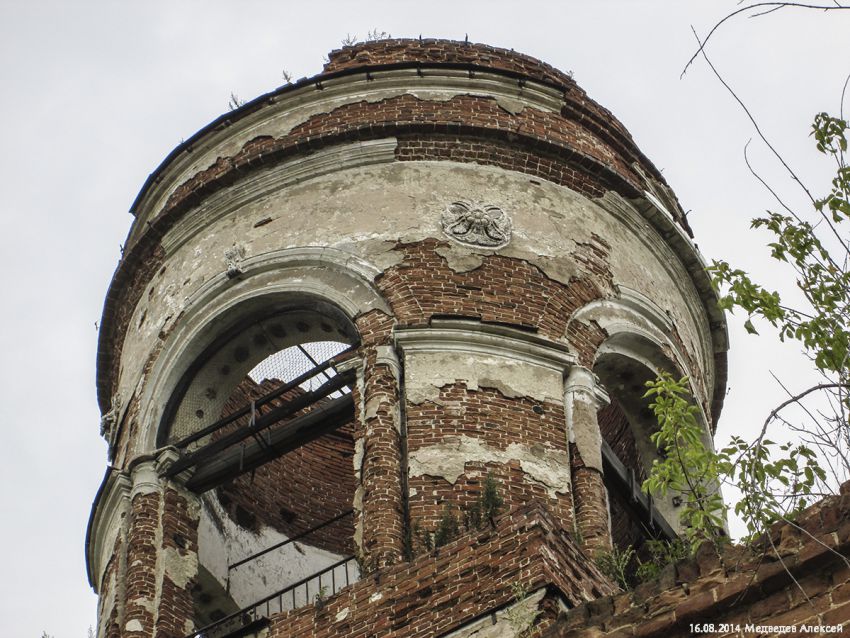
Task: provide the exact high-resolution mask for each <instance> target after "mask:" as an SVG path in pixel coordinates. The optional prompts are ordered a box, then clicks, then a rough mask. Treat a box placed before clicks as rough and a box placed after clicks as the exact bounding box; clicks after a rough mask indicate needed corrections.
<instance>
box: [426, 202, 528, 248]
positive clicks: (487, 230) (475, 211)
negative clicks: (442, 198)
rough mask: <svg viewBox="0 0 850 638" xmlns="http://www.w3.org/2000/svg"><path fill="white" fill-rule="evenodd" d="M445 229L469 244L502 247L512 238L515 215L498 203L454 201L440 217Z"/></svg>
mask: <svg viewBox="0 0 850 638" xmlns="http://www.w3.org/2000/svg"><path fill="white" fill-rule="evenodd" d="M440 225H441V226H442V228H443V232H444V233H445V234H446V236H448V237H449V238H451V239H453V240H455V241H456V242H458V243H461V244H464V245H466V246H483V247H484V248H501V247H502V246H506V245H507V244H508V242H509V241H511V218H510V217H508V214H507V213H506V212H505V211H503V210H502V209H501V208H499V207H498V206H492V205H490V204H482V203H479V202H469V201H457V202H452V203H451V204H450V205H449V207H448V208H447V209H446V211H445V212H444V213H443V215H442V217H441V218H440Z"/></svg>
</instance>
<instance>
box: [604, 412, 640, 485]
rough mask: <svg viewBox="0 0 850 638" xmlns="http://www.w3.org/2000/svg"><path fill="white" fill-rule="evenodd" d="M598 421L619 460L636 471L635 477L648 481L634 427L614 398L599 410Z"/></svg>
mask: <svg viewBox="0 0 850 638" xmlns="http://www.w3.org/2000/svg"><path fill="white" fill-rule="evenodd" d="M596 420H597V421H598V423H599V431H600V433H601V434H602V438H603V439H605V441H606V442H607V443H608V445H610V446H611V449H612V450H613V451H614V454H616V455H617V458H618V459H620V460H621V461H622V462H623V465H625V466H626V467H628V468H631V469H632V470H634V472H635V477H636V478H637V479H638V480H639V481H641V482H643V481H644V480H645V479H646V469H645V468H644V466H643V462H642V461H641V459H640V454H639V453H638V449H637V445H636V443H635V435H634V432H633V431H632V426H631V425H630V424H629V420H628V419H627V418H626V415H625V414H624V413H623V409H622V408H621V407H620V404H619V403H617V400H616V399H613V398H612V399H611V403H609V404H608V405H606V406H605V407H603V408H602V409H601V410H599V412H597V414H596Z"/></svg>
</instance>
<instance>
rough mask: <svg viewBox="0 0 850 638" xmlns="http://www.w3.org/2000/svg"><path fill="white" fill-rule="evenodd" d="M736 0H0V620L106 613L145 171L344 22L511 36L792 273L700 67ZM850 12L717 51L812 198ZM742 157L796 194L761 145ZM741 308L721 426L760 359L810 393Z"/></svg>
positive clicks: (705, 247) (746, 410) (742, 35)
mask: <svg viewBox="0 0 850 638" xmlns="http://www.w3.org/2000/svg"><path fill="white" fill-rule="evenodd" d="M736 7H737V4H736V2H735V1H734V0H714V1H711V2H709V1H687V2H683V1H674V0H669V1H667V2H660V1H657V2H653V1H648V0H646V1H639V0H630V1H627V0H622V1H614V0H608V1H604V0H602V1H600V0H596V1H592V2H591V1H582V2H578V1H562V2H542V1H537V2H535V1H532V0H523V1H522V2H501V1H494V0H490V1H487V2H462V1H460V0H452V1H451V2H446V1H441V0H436V1H431V2H427V3H425V2H405V1H401V0H396V1H387V2H369V1H366V0H361V1H360V2H333V1H329V0H325V1H324V2H312V3H307V2H297V3H296V2H271V1H265V2H261V1H251V0H242V1H241V2H238V3H237V2H222V1H212V0H207V1H204V2H201V1H200V0H198V1H195V2H181V1H177V0H171V1H168V2H165V1H151V0H148V1H146V2H117V1H113V2H109V1H107V0H101V1H94V0H89V1H77V2H67V1H62V2H60V1H52V2H51V1H39V0H27V1H16V0H0V51H2V56H0V61H1V62H0V87H2V88H0V90H2V96H3V97H2V100H0V127H2V137H0V139H2V143H3V146H4V148H3V152H2V153H0V187H2V188H0V230H2V236H3V238H4V243H5V248H4V253H5V255H6V256H5V258H4V263H5V264H6V266H5V268H6V275H7V276H6V277H5V280H4V282H3V286H2V291H3V313H2V316H0V317H2V318H0V321H2V330H0V352H2V358H3V362H4V365H3V366H2V372H0V374H2V378H0V392H2V401H0V424H2V435H3V442H2V446H3V447H2V449H3V452H4V453H3V462H2V463H0V486H2V488H0V489H2V490H3V502H4V504H5V507H4V513H3V524H2V527H0V547H3V548H4V561H3V567H4V570H3V571H4V578H3V579H2V584H0V618H2V619H3V620H2V624H3V628H2V630H0V633H2V635H4V636H13V637H21V638H30V637H34V638H39V637H40V636H41V632H42V631H47V632H48V633H50V634H51V635H54V636H55V637H56V638H84V637H85V635H86V630H87V628H88V627H89V625H93V624H94V623H95V596H94V595H93V593H92V592H91V590H90V588H89V586H88V584H87V583H86V576H85V567H84V557H83V541H84V534H85V528H86V522H87V519H88V514H89V508H90V505H91V501H92V499H93V497H94V494H95V491H96V489H97V487H98V484H99V482H100V479H101V478H102V476H103V472H104V468H105V464H106V447H105V444H104V442H103V441H102V440H101V439H100V437H99V436H98V423H99V413H98V410H97V406H96V401H95V383H94V378H95V377H94V362H95V347H96V338H97V333H96V329H95V322H96V321H99V319H100V312H101V308H102V301H103V298H104V295H105V293H106V289H107V286H108V283H109V279H110V277H111V275H112V272H113V270H114V268H115V265H116V263H117V261H118V257H119V244H120V243H122V242H123V241H124V238H125V236H126V233H127V230H128V228H129V225H130V221H131V218H130V215H129V214H128V213H127V210H128V208H129V205H130V203H131V202H132V200H133V199H134V197H135V195H136V194H137V193H138V190H139V188H140V187H141V185H142V183H143V182H144V180H145V178H146V177H147V175H148V173H150V172H151V171H152V170H153V169H154V168H155V167H156V166H157V165H158V164H159V162H160V161H161V160H162V159H163V158H164V157H165V155H166V154H167V153H168V152H169V151H170V150H171V149H172V148H173V147H174V146H175V145H177V144H178V143H179V142H180V141H181V139H183V138H187V137H189V136H190V135H191V134H192V133H194V132H195V131H196V130H197V129H199V128H200V127H202V126H203V125H205V124H206V123H207V122H209V121H210V120H212V119H213V118H215V117H216V116H218V115H219V114H221V113H222V112H224V111H225V110H227V102H228V98H229V95H230V93H231V92H234V93H236V94H238V95H239V96H240V97H241V98H243V99H250V98H253V97H255V96H256V95H258V94H260V93H264V92H266V91H269V90H271V89H273V88H274V87H276V86H278V85H280V84H282V83H283V78H282V74H281V73H282V71H283V70H284V69H286V70H287V71H289V72H290V73H291V74H292V75H293V77H294V78H299V77H302V76H307V75H312V74H314V73H317V72H319V70H320V69H321V65H322V57H323V56H324V55H325V54H326V53H327V52H328V51H330V50H331V49H334V48H337V47H338V46H339V44H340V40H341V39H342V38H344V37H345V36H346V34H351V35H355V34H356V35H358V36H360V37H361V38H362V37H363V36H365V34H366V33H367V31H369V30H370V29H375V28H377V29H378V30H382V31H387V32H390V33H391V34H392V35H393V36H397V37H417V36H419V35H420V34H422V35H423V36H424V37H445V38H456V39H463V38H464V36H465V34H469V38H470V40H472V41H476V42H486V43H489V44H493V45H496V46H501V47H506V48H514V49H517V50H520V51H523V52H525V53H528V54H531V55H534V56H536V57H538V58H541V59H542V60H545V61H546V62H549V63H551V64H553V65H554V66H556V67H559V68H561V69H564V70H572V71H573V72H574V73H575V78H576V80H577V81H578V82H579V84H580V85H581V86H582V87H583V88H584V89H585V90H586V91H587V92H588V93H589V94H590V96H591V97H593V98H594V99H596V100H597V101H599V102H600V103H601V104H603V105H604V106H606V107H608V108H609V109H611V111H613V112H614V113H615V114H616V115H617V117H618V118H619V119H620V120H622V121H623V122H624V123H625V125H626V126H627V127H628V128H629V130H630V131H631V133H632V135H633V136H634V138H635V139H636V141H637V143H638V145H639V146H640V147H641V149H642V150H643V151H644V152H645V153H646V154H647V155H648V156H649V157H650V159H651V160H652V161H653V162H654V163H655V164H656V165H657V166H658V167H659V168H661V169H663V171H664V174H665V176H666V177H667V179H668V181H669V182H670V184H671V185H672V187H673V188H674V189H675V191H676V192H677V194H678V196H679V199H680V200H681V202H682V205H683V206H684V208H685V209H686V210H688V209H690V210H691V211H692V212H691V214H690V217H689V219H690V222H691V225H692V226H693V228H694V231H695V234H696V238H697V242H698V244H699V247H700V249H701V250H702V252H703V254H704V255H706V256H707V257H723V258H726V259H728V260H730V261H732V262H733V263H735V264H736V265H739V266H740V267H743V268H745V269H748V270H751V271H753V272H754V273H755V274H756V275H757V277H758V278H759V279H761V280H763V281H766V282H767V283H769V284H771V285H773V286H776V287H782V286H785V285H787V284H788V283H789V280H788V273H783V272H782V271H781V270H779V269H777V268H775V267H774V266H773V264H772V263H771V262H770V260H769V259H767V258H766V250H764V248H763V243H764V240H765V237H764V236H763V235H758V234H756V233H754V232H752V231H750V230H748V226H749V219H750V218H751V217H753V216H754V215H757V214H760V213H762V212H763V211H764V209H765V208H767V207H769V206H771V205H772V202H771V201H770V199H769V196H768V194H767V193H766V192H765V191H764V189H763V188H762V187H761V186H759V185H758V183H757V182H756V181H755V180H754V179H753V178H752V177H751V176H750V175H749V173H748V171H747V169H746V166H745V165H744V162H743V155H742V149H743V146H744V144H745V143H746V141H747V140H748V139H749V138H750V137H752V136H753V133H752V128H751V126H750V125H749V123H748V122H747V121H746V119H745V118H744V116H743V114H742V112H741V111H740V109H739V108H738V107H737V106H736V105H735V104H734V103H733V101H732V99H731V98H730V96H729V95H728V94H727V93H726V92H725V91H724V90H723V89H722V87H721V86H720V85H719V84H718V82H717V81H716V79H715V78H714V77H713V76H712V75H711V74H710V72H709V70H708V69H707V67H706V65H705V64H704V63H702V62H699V63H697V64H696V65H695V66H694V67H693V68H692V69H691V70H690V71H689V72H688V74H687V75H686V76H685V77H684V79H681V80H680V79H679V74H680V72H681V70H682V67H683V66H684V64H685V62H686V61H687V59H688V58H689V57H690V55H691V54H692V52H693V51H694V50H695V40H694V36H693V34H692V33H691V25H693V26H694V27H695V28H696V29H697V31H698V32H700V33H702V34H704V33H706V32H707V30H708V29H709V28H710V27H711V25H712V24H713V23H714V22H715V21H716V20H718V19H719V18H721V17H722V16H723V15H725V13H727V12H728V11H731V10H733V9H735V8H736ZM848 13H850V12H845V13H844V14H843V15H842V14H841V13H839V12H834V13H831V14H821V13H814V12H804V11H799V10H785V11H782V12H778V13H773V14H770V15H767V16H764V17H761V18H758V19H755V20H748V19H746V18H738V19H736V20H734V21H732V22H730V23H729V24H728V25H726V26H725V27H724V28H723V29H722V30H721V31H720V32H718V33H717V35H716V36H715V39H714V40H713V41H712V42H711V43H710V46H709V49H708V50H709V54H710V55H711V57H712V59H713V61H714V62H715V63H716V65H717V66H718V68H719V69H720V70H721V71H722V73H723V74H724V75H725V77H726V79H727V80H728V81H729V82H730V83H731V84H732V85H733V86H734V87H735V88H736V90H737V91H738V92H739V93H740V95H741V97H742V98H743V99H744V100H745V101H746V102H747V104H748V105H749V106H750V107H751V109H752V110H753V112H754V113H755V114H756V115H757V117H758V118H759V120H760V123H761V124H762V126H763V127H764V129H765V130H766V131H767V132H768V134H769V135H770V137H771V139H772V140H773V141H775V142H776V144H777V146H778V147H779V148H780V149H781V150H782V151H783V152H784V153H785V154H787V156H788V157H789V158H792V159H793V161H794V163H795V168H796V169H797V170H799V172H800V173H801V174H802V175H803V176H804V178H806V179H808V180H809V182H810V183H811V184H812V185H813V186H814V188H815V190H816V191H823V190H824V189H825V187H826V185H827V183H828V180H829V171H830V166H829V164H828V163H827V162H826V160H824V159H821V158H820V157H819V156H818V154H817V153H816V152H815V151H814V149H813V146H812V144H811V141H810V140H809V138H808V127H809V124H810V122H811V120H812V117H813V115H814V113H816V112H817V111H821V110H832V111H837V110H838V100H839V96H840V91H841V85H842V83H843V81H844V78H845V77H846V75H847V73H848V72H850V55H848V48H850V47H848V43H850V15H847V14H848ZM752 157H753V161H754V163H755V164H756V166H758V167H759V170H760V171H762V172H763V173H764V175H765V176H766V177H767V178H768V179H769V180H771V181H772V183H774V184H776V185H777V186H778V187H779V188H781V189H783V190H785V191H786V192H787V193H788V194H789V195H788V196H789V199H791V200H793V201H798V202H802V200H801V199H800V198H799V197H798V196H797V194H796V193H795V191H794V190H793V187H792V185H791V183H790V180H789V179H788V178H787V176H785V175H783V174H782V173H781V172H779V171H777V170H776V167H775V163H774V162H772V161H770V160H769V158H768V156H767V155H766V153H764V152H763V149H762V148H761V147H759V146H756V148H754V149H753V153H752ZM740 322H741V320H740V319H736V318H733V319H732V320H731V321H730V329H731V333H732V351H731V352H730V359H729V361H730V370H731V373H730V381H729V387H730V391H729V394H728V397H727V403H726V407H725V409H724V413H723V416H722V418H721V424H720V431H719V434H718V437H719V440H721V441H722V440H724V439H725V438H727V437H728V436H729V434H730V433H732V432H738V433H740V432H742V431H745V430H747V429H748V428H753V427H755V426H757V425H758V424H760V423H761V421H762V420H763V419H764V416H765V414H766V412H767V411H768V410H769V408H770V407H772V406H773V405H774V404H776V403H778V402H779V401H780V400H781V399H782V398H783V395H782V391H781V389H780V388H778V387H777V386H776V385H775V383H773V382H772V380H771V379H770V377H769V375H768V372H767V370H768V369H771V370H774V371H775V372H777V373H778V374H779V375H780V376H781V377H782V378H783V379H784V380H785V381H786V382H788V383H789V384H790V385H791V386H794V387H796V386H799V387H802V384H803V383H804V379H803V378H802V376H801V374H800V372H799V370H800V369H801V366H800V359H799V357H798V355H797V354H796V352H797V348H796V347H795V346H794V345H791V346H786V347H778V346H777V345H776V343H775V341H774V340H773V339H771V338H769V337H767V336H763V337H761V338H752V337H750V338H748V337H746V336H745V335H743V333H742V330H741V327H740Z"/></svg>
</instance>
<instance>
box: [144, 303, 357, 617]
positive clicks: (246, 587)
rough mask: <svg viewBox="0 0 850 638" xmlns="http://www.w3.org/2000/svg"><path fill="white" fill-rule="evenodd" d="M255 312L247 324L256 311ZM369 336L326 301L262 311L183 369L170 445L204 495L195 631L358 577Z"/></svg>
mask: <svg viewBox="0 0 850 638" xmlns="http://www.w3.org/2000/svg"><path fill="white" fill-rule="evenodd" d="M243 316H244V315H243ZM358 341H359V338H358V334H357V331H356V329H355V327H354V325H353V323H352V322H351V321H350V320H349V319H348V318H347V317H346V316H345V315H344V314H343V313H342V312H341V311H339V310H338V309H336V308H335V307H333V306H331V305H330V304H326V303H319V302H315V303H311V304H309V305H301V306H299V307H287V308H278V309H275V310H272V311H268V312H265V313H263V314H252V315H251V316H249V317H248V318H247V319H245V320H242V321H239V322H237V323H235V324H234V325H233V326H231V327H230V328H228V329H226V330H224V331H222V333H221V336H219V337H218V338H217V339H215V340H214V341H213V343H212V344H211V345H210V346H209V347H208V348H206V349H205V350H204V352H203V353H202V354H201V355H200V356H199V357H198V358H197V359H196V360H195V362H194V363H193V364H192V365H191V366H190V367H189V369H188V370H187V372H186V373H185V374H184V376H183V379H182V380H181V382H180V384H179V385H178V388H177V391H176V392H175V393H174V394H173V395H172V399H171V400H170V401H169V404H168V406H167V408H166V410H165V412H164V416H163V419H162V422H161V426H160V431H159V438H160V441H161V442H162V444H165V445H172V446H174V447H176V448H177V449H178V450H179V453H180V457H179V459H178V460H177V461H176V462H175V463H174V465H172V466H171V468H170V469H169V470H168V473H169V475H170V476H172V477H179V478H180V479H181V480H182V481H183V482H184V484H185V485H186V487H187V488H188V489H190V490H192V491H194V492H196V493H197V494H199V498H200V504H201V511H200V517H199V524H198V560H199V578H198V579H197V582H196V584H195V589H194V591H193V598H194V601H195V622H196V626H205V625H207V624H209V623H213V622H220V621H222V620H224V621H225V622H229V620H228V619H230V621H232V622H235V623H241V622H242V621H243V618H244V616H245V615H246V614H247V615H248V616H250V617H253V618H256V617H259V616H268V615H270V614H273V613H276V612H279V611H284V610H287V609H292V608H295V607H299V606H301V605H304V604H307V603H311V602H313V601H314V599H315V597H316V596H327V595H331V594H333V593H335V592H336V591H338V590H339V589H341V588H342V587H344V586H345V585H346V584H348V583H349V582H353V581H354V580H356V579H357V578H358V577H359V572H358V568H357V564H356V561H354V559H353V554H354V517H353V514H352V511H351V510H352V506H353V499H354V492H355V488H356V485H355V482H356V479H355V473H354V463H353V457H354V438H353V437H354V430H353V421H354V408H353V400H352V396H351V388H352V386H353V383H354V377H353V372H352V371H342V372H341V371H338V370H337V368H336V364H337V362H338V361H340V360H344V359H345V357H346V356H347V353H348V352H349V351H350V350H351V349H352V347H353V346H356V345H357V343H358Z"/></svg>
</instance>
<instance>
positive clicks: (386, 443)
mask: <svg viewBox="0 0 850 638" xmlns="http://www.w3.org/2000/svg"><path fill="white" fill-rule="evenodd" d="M356 324H357V329H358V331H359V332H360V338H361V346H360V349H359V354H360V356H361V357H362V359H363V371H364V372H363V387H362V394H361V389H360V388H359V387H358V388H357V390H356V393H355V406H356V407H355V412H356V414H357V420H356V424H355V439H358V440H362V441H363V457H362V460H361V466H360V472H361V477H360V484H361V486H362V490H363V499H362V508H361V509H360V511H359V512H358V513H357V515H358V518H359V523H358V524H359V526H360V528H361V529H362V531H363V546H362V547H361V548H360V549H361V552H362V558H363V561H362V563H363V565H364V566H365V567H367V568H368V569H374V568H378V567H384V566H386V565H391V564H393V563H396V562H398V561H399V560H401V558H402V556H403V554H404V538H405V528H406V524H405V516H404V480H403V477H402V471H403V470H402V454H403V452H402V447H401V445H402V443H401V432H400V428H401V424H400V423H399V421H398V401H399V398H398V383H397V381H396V378H395V376H394V373H393V370H392V369H391V367H390V366H389V365H387V364H384V363H381V364H378V363H377V360H378V350H377V349H378V347H379V346H388V345H391V344H392V329H393V326H394V325H395V320H394V319H393V318H392V317H390V316H388V315H386V314H384V313H382V312H380V311H372V312H369V313H367V314H365V315H361V316H360V317H358V318H357V320H356ZM361 406H362V409H361Z"/></svg>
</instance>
